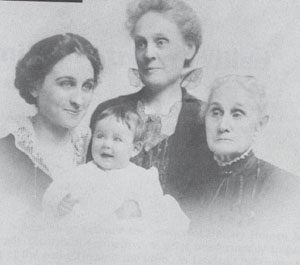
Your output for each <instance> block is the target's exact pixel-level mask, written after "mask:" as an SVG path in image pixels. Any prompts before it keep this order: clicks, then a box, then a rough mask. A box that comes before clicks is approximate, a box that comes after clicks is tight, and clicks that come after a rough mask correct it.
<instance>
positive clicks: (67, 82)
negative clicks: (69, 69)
mask: <svg viewBox="0 0 300 265" xmlns="http://www.w3.org/2000/svg"><path fill="white" fill-rule="evenodd" d="M58 85H59V86H61V87H64V88H69V87H73V86H75V85H76V84H75V82H74V81H72V80H62V81H60V82H59V83H58Z"/></svg>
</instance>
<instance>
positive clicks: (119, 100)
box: [95, 91, 140, 113]
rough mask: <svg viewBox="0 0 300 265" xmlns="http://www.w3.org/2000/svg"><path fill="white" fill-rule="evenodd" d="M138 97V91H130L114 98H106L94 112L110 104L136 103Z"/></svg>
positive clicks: (110, 105)
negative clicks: (130, 92)
mask: <svg viewBox="0 0 300 265" xmlns="http://www.w3.org/2000/svg"><path fill="white" fill-rule="evenodd" d="M139 99H140V91H138V92H136V93H132V94H127V95H122V96H119V97H116V98H112V99H109V100H106V101H104V102H102V103H100V104H99V105H98V106H97V108H96V110H95V112H98V113H99V112H102V111H104V110H105V109H107V108H109V107H112V106H116V105H120V104H123V103H130V104H133V105H136V104H137V101H138V100H139Z"/></svg>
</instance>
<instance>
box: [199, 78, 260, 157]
mask: <svg viewBox="0 0 300 265" xmlns="http://www.w3.org/2000/svg"><path fill="white" fill-rule="evenodd" d="M259 117H260V116H259V113H258V110H257V104H256V102H255V101H254V100H253V99H252V98H251V95H250V94H249V93H248V92H247V91H245V90H244V89H242V88H240V87H238V85H237V84H234V83H231V84H227V85H224V86H222V87H219V88H217V89H216V90H214V92H213V94H212V95H211V97H210V100H209V103H208V110H207V113H206V117H205V122H206V134H207V143H208V145H209V148H210V149H211V151H213V152H214V153H215V155H217V156H218V155H220V156H223V155H225V156H229V157H230V158H234V157H236V156H238V155H240V154H242V153H244V152H245V151H246V150H247V149H249V148H250V146H251V145H252V143H253V141H254V138H255V135H256V133H257V131H258V130H259V127H260V122H259Z"/></svg>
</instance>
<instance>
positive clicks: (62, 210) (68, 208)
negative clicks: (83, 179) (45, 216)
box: [57, 193, 79, 216]
mask: <svg viewBox="0 0 300 265" xmlns="http://www.w3.org/2000/svg"><path fill="white" fill-rule="evenodd" d="M78 202H79V201H78V200H77V199H74V198H72V196H71V194H70V193H69V194H67V195H66V196H65V197H64V198H63V199H62V200H61V201H60V203H59V204H58V206H57V212H58V215H59V216H65V215H67V214H69V213H71V212H72V210H73V207H74V205H75V204H76V203H78Z"/></svg>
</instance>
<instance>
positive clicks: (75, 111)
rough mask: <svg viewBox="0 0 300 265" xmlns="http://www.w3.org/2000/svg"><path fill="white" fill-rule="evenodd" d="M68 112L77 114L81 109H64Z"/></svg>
mask: <svg viewBox="0 0 300 265" xmlns="http://www.w3.org/2000/svg"><path fill="white" fill-rule="evenodd" d="M65 111H67V112H68V113H69V114H71V115H74V116H77V115H79V114H80V112H81V110H74V109H65Z"/></svg>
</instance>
